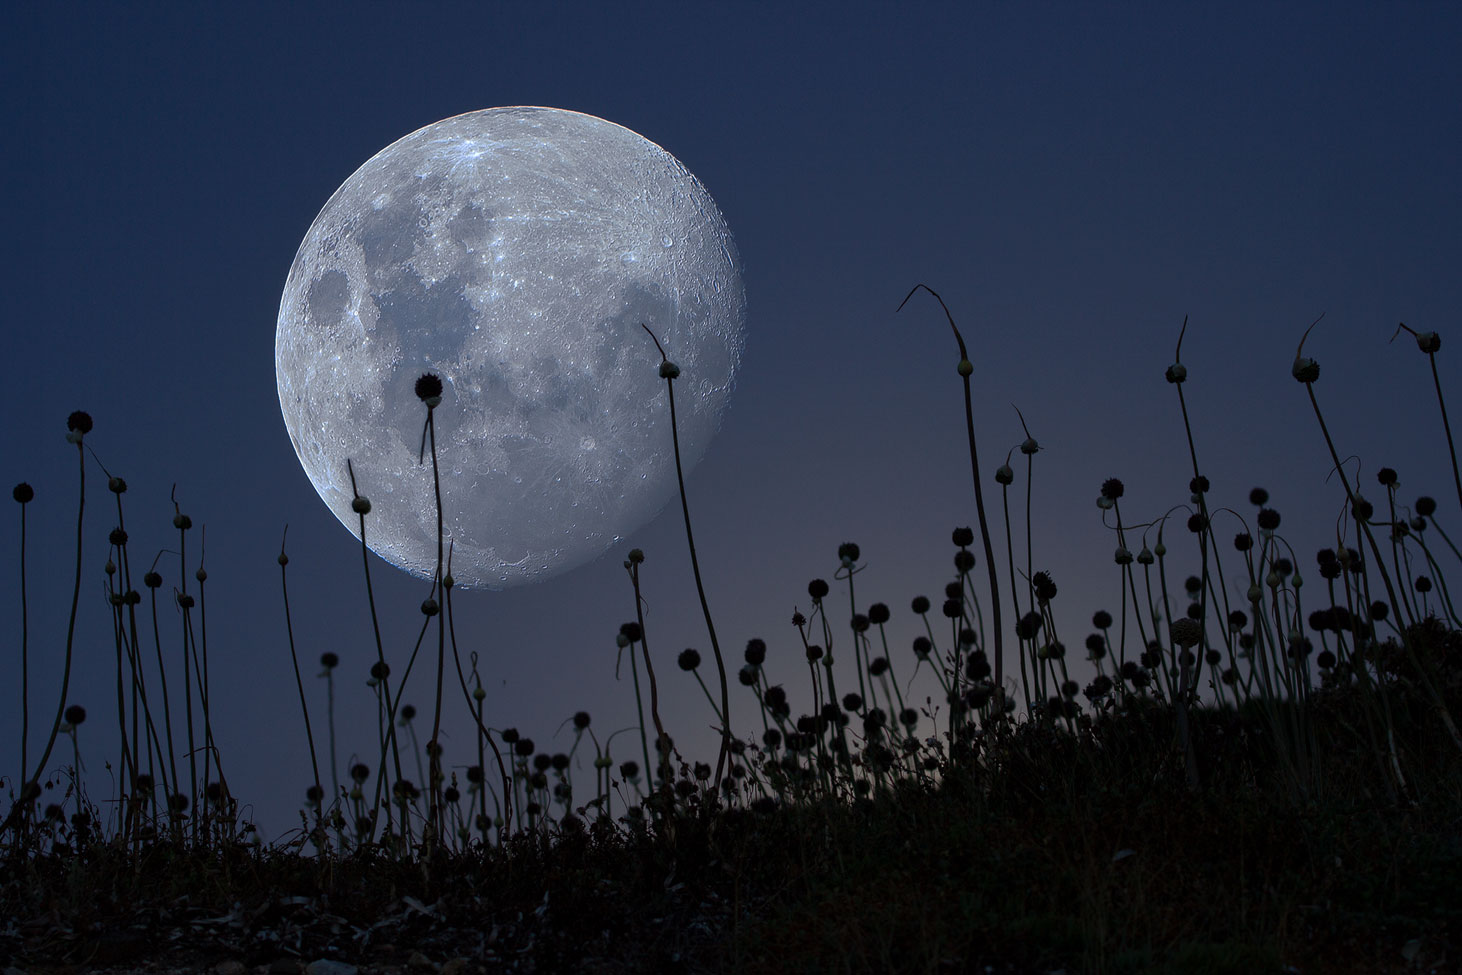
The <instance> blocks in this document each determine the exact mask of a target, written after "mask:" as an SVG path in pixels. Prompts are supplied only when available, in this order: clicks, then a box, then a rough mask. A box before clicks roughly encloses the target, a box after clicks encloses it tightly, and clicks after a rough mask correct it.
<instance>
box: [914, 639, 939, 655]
mask: <svg viewBox="0 0 1462 975" xmlns="http://www.w3.org/2000/svg"><path fill="white" fill-rule="evenodd" d="M933 649H934V645H933V644H932V643H930V642H929V638H928V637H927V636H916V637H914V656H916V657H919V658H920V659H923V658H924V657H927V656H929V651H931V650H933Z"/></svg>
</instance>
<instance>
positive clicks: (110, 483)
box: [107, 477, 127, 494]
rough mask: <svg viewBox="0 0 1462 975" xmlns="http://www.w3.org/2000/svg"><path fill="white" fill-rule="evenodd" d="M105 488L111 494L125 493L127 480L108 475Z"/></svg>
mask: <svg viewBox="0 0 1462 975" xmlns="http://www.w3.org/2000/svg"><path fill="white" fill-rule="evenodd" d="M107 490H108V491H111V492H112V493H113V494H126V493H127V482H126V481H124V480H122V479H121V478H120V477H109V478H107Z"/></svg>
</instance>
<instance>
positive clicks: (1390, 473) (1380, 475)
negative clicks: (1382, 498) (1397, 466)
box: [1376, 467, 1397, 487]
mask: <svg viewBox="0 0 1462 975" xmlns="http://www.w3.org/2000/svg"><path fill="white" fill-rule="evenodd" d="M1376 480H1378V481H1380V482H1381V484H1382V485H1384V486H1385V487H1391V486H1392V485H1393V484H1395V483H1396V481H1397V477H1396V472H1395V471H1394V470H1392V469H1391V468H1389V467H1383V468H1381V469H1380V470H1378V471H1376Z"/></svg>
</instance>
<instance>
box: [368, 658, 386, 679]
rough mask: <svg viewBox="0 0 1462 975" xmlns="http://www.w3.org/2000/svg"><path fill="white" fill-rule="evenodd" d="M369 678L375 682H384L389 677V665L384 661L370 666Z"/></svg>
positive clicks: (378, 661)
mask: <svg viewBox="0 0 1462 975" xmlns="http://www.w3.org/2000/svg"><path fill="white" fill-rule="evenodd" d="M371 676H372V677H374V678H375V679H376V680H385V679H386V678H387V677H390V676H391V665H390V664H388V663H386V662H385V661H384V660H377V661H376V662H375V663H373V664H371Z"/></svg>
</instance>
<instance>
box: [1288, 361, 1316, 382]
mask: <svg viewBox="0 0 1462 975" xmlns="http://www.w3.org/2000/svg"><path fill="white" fill-rule="evenodd" d="M1289 374H1290V375H1291V376H1294V378H1295V379H1297V380H1299V381H1300V382H1302V383H1304V384H1305V385H1309V384H1310V383H1312V382H1314V381H1315V380H1317V379H1319V378H1320V364H1319V363H1318V362H1316V361H1315V360H1314V359H1311V358H1310V357H1309V356H1301V357H1299V358H1298V359H1296V360H1295V361H1294V365H1293V366H1291V367H1290V370H1289Z"/></svg>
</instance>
